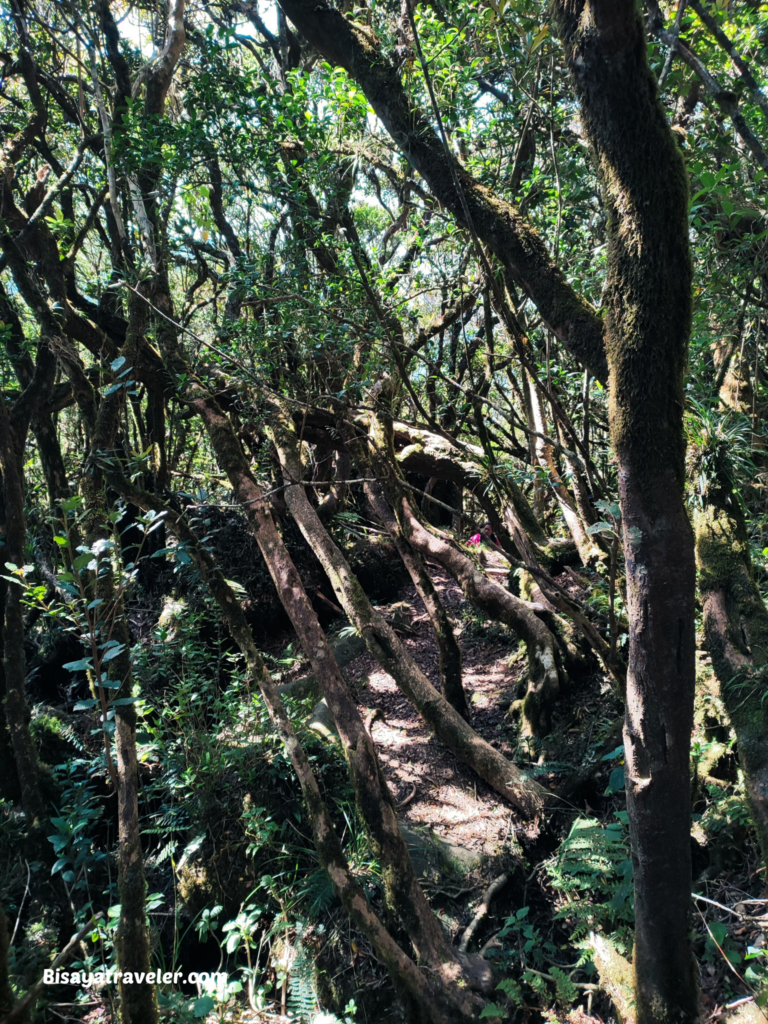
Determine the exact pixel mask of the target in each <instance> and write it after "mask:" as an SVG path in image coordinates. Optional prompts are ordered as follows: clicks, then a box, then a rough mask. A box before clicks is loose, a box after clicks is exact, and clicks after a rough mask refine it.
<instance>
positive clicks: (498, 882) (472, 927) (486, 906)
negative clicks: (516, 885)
mask: <svg viewBox="0 0 768 1024" xmlns="http://www.w3.org/2000/svg"><path fill="white" fill-rule="evenodd" d="M508 881H509V875H508V874H507V872H504V874H503V875H498V876H497V877H496V878H494V880H493V881H492V882H491V884H490V885H489V886H488V888H487V889H486V890H485V892H484V893H483V898H482V899H481V900H480V906H479V907H478V908H477V910H476V911H475V916H474V917H473V918H472V920H471V921H470V922H469V924H468V925H467V927H466V929H465V930H464V934H463V935H462V936H461V941H460V942H459V952H460V953H466V952H467V946H469V943H470V940H471V938H472V936H473V935H474V934H475V932H476V931H477V926H478V925H479V924H480V922H481V921H482V920H483V918H484V917H485V916H486V914H487V913H488V911H489V910H490V906H491V900H492V899H493V897H494V896H495V895H496V894H497V893H498V892H499V890H501V889H503V888H504V886H505V885H506V884H507V882H508Z"/></svg>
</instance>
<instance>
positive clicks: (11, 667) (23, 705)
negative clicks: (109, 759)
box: [0, 397, 48, 860]
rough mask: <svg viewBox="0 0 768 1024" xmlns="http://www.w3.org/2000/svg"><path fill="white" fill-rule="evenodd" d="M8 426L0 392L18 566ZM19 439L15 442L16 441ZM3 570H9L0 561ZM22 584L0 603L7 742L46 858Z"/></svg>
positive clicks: (19, 516) (16, 485)
mask: <svg viewBox="0 0 768 1024" xmlns="http://www.w3.org/2000/svg"><path fill="white" fill-rule="evenodd" d="M15 426H16V427H17V429H16V430H14V423H13V422H12V418H11V410H9V408H8V405H7V403H6V401H5V399H4V398H2V397H0V466H2V484H3V499H4V506H5V508H4V511H5V522H4V524H3V526H4V527H5V538H4V539H5V545H4V547H3V548H2V553H3V559H2V561H3V563H6V562H8V563H12V564H13V565H16V566H19V567H21V566H22V565H23V564H24V545H25V526H24V490H23V482H22V468H21V459H20V457H19V452H20V451H21V450H22V446H23V441H24V436H25V435H26V430H24V432H23V434H24V436H22V437H21V438H19V437H18V436H17V435H18V424H15ZM19 442H21V445H20V443H19ZM2 570H3V575H8V574H9V570H8V569H7V568H6V566H5V564H3V567H2ZM23 593H24V590H23V587H22V586H21V585H20V582H19V584H16V583H8V584H7V586H6V587H5V605H4V608H3V672H4V677H5V699H4V710H5V719H6V721H7V723H8V730H9V732H10V739H11V745H12V748H13V754H14V759H15V762H16V772H17V775H18V779H19V784H20V786H21V804H22V807H23V808H24V817H25V818H26V824H27V834H28V837H29V842H30V846H31V851H30V853H32V852H34V856H36V857H42V858H43V859H44V860H45V859H46V856H45V855H46V853H47V851H46V849H45V845H47V844H45V845H43V836H42V830H43V826H44V824H45V822H46V820H47V818H48V811H47V807H46V803H45V800H44V798H43V795H42V791H41V788H40V768H39V765H38V760H37V751H36V750H35V745H34V742H33V740H32V734H31V732H30V729H29V720H30V715H29V707H28V706H27V699H26V694H25V690H26V684H27V659H26V654H25V651H24V609H23V605H22V603H21V598H22V595H23Z"/></svg>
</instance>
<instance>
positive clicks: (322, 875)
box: [297, 868, 334, 921]
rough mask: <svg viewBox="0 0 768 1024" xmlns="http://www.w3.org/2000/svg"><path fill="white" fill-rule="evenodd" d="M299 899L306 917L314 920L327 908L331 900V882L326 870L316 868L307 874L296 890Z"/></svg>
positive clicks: (332, 894)
mask: <svg viewBox="0 0 768 1024" xmlns="http://www.w3.org/2000/svg"><path fill="white" fill-rule="evenodd" d="M297 896H298V898H299V900H301V901H302V903H303V904H304V906H305V909H306V914H307V917H308V918H309V919H310V920H311V921H316V920H317V919H318V918H320V917H322V916H323V914H325V912H326V911H327V910H328V908H329V907H330V905H331V902H332V901H333V896H334V893H333V883H332V882H331V879H330V877H329V876H328V872H327V871H325V870H324V869H323V868H317V869H316V870H315V871H313V872H312V873H311V874H310V875H308V877H307V879H306V881H305V882H304V884H303V885H302V886H301V887H300V888H299V890H298V892H297Z"/></svg>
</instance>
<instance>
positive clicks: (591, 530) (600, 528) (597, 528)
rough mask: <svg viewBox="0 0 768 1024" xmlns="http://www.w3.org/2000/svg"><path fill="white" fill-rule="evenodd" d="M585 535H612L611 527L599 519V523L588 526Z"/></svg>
mask: <svg viewBox="0 0 768 1024" xmlns="http://www.w3.org/2000/svg"><path fill="white" fill-rule="evenodd" d="M587 533H588V534H590V536H591V535H592V534H595V533H613V527H612V526H611V524H610V523H607V522H606V521H605V520H604V519H601V520H600V522H599V523H595V524H594V525H593V526H588V527H587Z"/></svg>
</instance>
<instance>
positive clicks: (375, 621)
mask: <svg viewBox="0 0 768 1024" xmlns="http://www.w3.org/2000/svg"><path fill="white" fill-rule="evenodd" d="M278 416H280V414H279V413H278ZM293 430H294V428H293V422H292V420H290V419H289V418H288V417H282V423H280V422H279V421H278V423H277V425H276V433H277V435H278V446H279V451H280V455H281V458H285V459H286V460H287V466H286V469H287V476H288V478H289V479H296V476H297V475H298V477H299V479H300V478H301V476H300V464H298V457H297V455H296V454H295V452H294V454H293V456H292V455H291V451H290V447H289V445H288V444H287V443H286V441H287V438H288V436H289V432H290V431H293ZM297 496H298V497H297ZM302 498H303V501H304V503H305V507H303V508H302V507H300V505H301V503H302V502H301V499H302ZM286 501H287V502H288V505H289V508H291V511H292V512H293V514H294V516H295V518H296V520H297V522H298V523H299V526H300V527H301V529H302V532H304V535H305V537H306V538H307V540H308V542H309V543H310V544H311V546H312V548H313V550H314V552H315V554H316V555H317V557H318V558H319V559H320V562H321V564H322V565H323V568H324V569H325V571H326V574H327V575H328V578H329V579H330V581H331V584H332V586H333V588H334V590H335V591H336V595H337V597H338V598H339V600H340V601H341V602H342V604H343V606H344V610H345V611H346V613H347V615H348V616H349V618H350V620H351V621H352V622H354V623H355V625H356V626H357V628H358V630H359V631H360V633H361V634H362V636H363V638H364V639H365V643H366V646H367V647H368V650H369V651H370V652H371V654H372V655H373V656H374V658H376V660H377V661H378V663H379V664H380V665H381V666H382V668H383V669H384V670H385V671H386V672H388V673H389V674H390V675H391V676H392V678H393V679H394V680H395V682H396V683H397V685H398V686H399V688H400V689H401V690H402V692H403V693H404V694H405V696H406V697H407V698H408V700H410V701H411V703H412V704H414V706H415V707H416V708H417V709H418V711H419V714H420V715H421V716H422V718H423V719H424V720H425V721H426V722H427V723H428V724H429V725H430V726H431V727H432V728H433V729H434V730H435V733H436V734H437V736H438V737H439V739H440V740H442V742H443V743H444V744H445V745H446V746H447V747H448V748H449V749H450V750H452V751H453V753H454V754H455V755H456V757H458V758H459V760H461V761H463V762H464V763H465V764H468V765H469V766H470V767H471V768H473V769H474V771H476V772H477V774H478V775H479V776H480V777H481V778H482V779H485V781H486V782H487V783H488V785H489V786H491V787H492V788H493V789H495V790H496V792H497V793H500V794H501V795H502V796H504V797H506V798H507V799H508V800H509V801H510V802H511V803H513V804H515V805H516V806H517V807H520V808H521V809H522V810H523V811H524V812H525V813H528V814H530V813H533V812H535V810H537V809H538V808H539V807H540V806H542V802H543V801H544V799H545V798H546V796H547V792H546V790H545V789H544V788H543V787H541V786H538V785H536V784H535V783H532V782H530V781H527V780H524V779H523V773H522V772H520V771H519V769H518V768H516V767H515V765H513V764H511V762H509V761H508V760H507V759H506V758H505V757H504V755H503V754H500V753H499V752H498V751H497V750H494V749H493V747H492V746H491V745H490V744H489V743H486V741H485V740H484V739H482V738H481V737H480V736H478V735H477V733H476V732H475V731H474V729H472V728H471V727H470V726H469V725H467V723H466V722H465V721H464V719H463V718H462V717H461V715H459V714H458V712H457V711H455V710H454V708H452V707H451V705H450V704H449V703H448V702H447V701H446V700H444V699H443V698H442V697H441V696H440V694H439V693H438V692H437V690H436V689H435V688H434V686H432V684H431V683H430V681H429V679H427V677H426V676H425V675H424V673H423V672H422V671H421V669H420V668H419V666H418V665H417V664H416V663H415V662H414V661H413V659H412V658H411V656H410V655H409V654H408V652H407V651H406V650H405V648H404V647H403V645H402V643H401V642H400V639H399V638H398V636H397V634H396V633H395V631H394V630H393V629H392V627H391V626H390V625H389V623H388V622H387V621H386V620H385V619H384V618H383V617H382V616H381V615H380V614H379V613H378V612H377V611H376V610H375V609H374V608H373V607H372V606H371V603H370V601H369V600H368V597H367V596H366V594H365V591H364V590H363V588H362V587H361V586H360V584H359V582H358V580H357V578H356V577H355V576H354V574H353V573H352V571H351V569H350V568H349V565H348V564H347V562H346V559H345V558H344V556H343V555H342V554H341V552H340V551H339V549H338V548H337V547H336V545H335V544H334V543H333V541H332V540H331V538H330V537H329V535H328V533H327V531H326V530H325V528H324V527H323V526H322V524H321V523H320V522H319V520H317V517H316V516H315V523H316V528H313V525H312V524H311V523H310V517H309V513H312V512H313V510H312V507H311V505H310V504H309V502H308V501H307V499H306V495H305V494H304V488H303V487H301V486H292V487H286ZM307 510H308V511H307ZM321 531H322V532H321Z"/></svg>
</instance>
